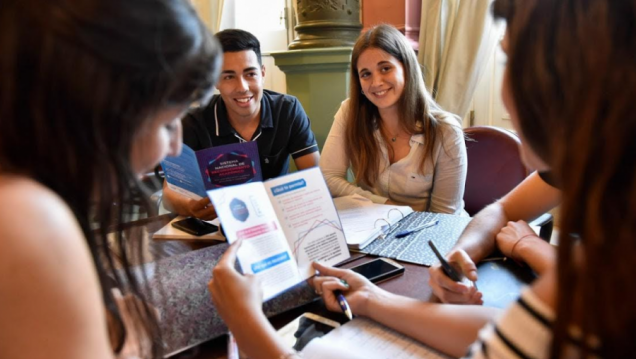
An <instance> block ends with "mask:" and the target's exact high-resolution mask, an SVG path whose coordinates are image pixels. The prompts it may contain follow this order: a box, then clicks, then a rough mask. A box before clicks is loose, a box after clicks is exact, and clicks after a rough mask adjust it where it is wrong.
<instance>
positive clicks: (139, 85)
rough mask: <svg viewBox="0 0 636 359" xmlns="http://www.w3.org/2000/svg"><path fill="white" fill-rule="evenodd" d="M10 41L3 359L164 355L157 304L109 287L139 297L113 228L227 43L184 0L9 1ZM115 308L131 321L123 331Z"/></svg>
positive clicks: (6, 30)
mask: <svg viewBox="0 0 636 359" xmlns="http://www.w3.org/2000/svg"><path fill="white" fill-rule="evenodd" d="M0 53H1V54H2V55H1V56H0V69H2V76H0V198H1V199H2V205H1V206H0V238H1V239H2V245H1V249H0V318H1V319H0V358H7V359H8V358H11V359H22V358H23V359H38V358H43V359H44V358H46V359H55V358H60V359H62V358H64V359H86V358H91V359H97V358H112V357H113V356H114V355H115V354H114V353H117V354H118V355H119V356H121V357H136V358H138V357H143V358H151V357H152V358H161V357H162V353H161V348H162V343H161V336H160V333H159V329H158V326H157V322H156V320H155V319H154V315H153V313H152V311H151V310H150V309H149V308H148V307H147V306H145V305H144V304H142V302H139V301H131V302H129V303H130V304H135V305H129V306H126V305H123V306H120V307H119V309H118V307H117V306H116V305H115V303H116V300H115V299H116V298H114V296H113V294H112V293H111V291H110V290H109V289H108V288H109V287H110V286H111V285H112V284H109V285H106V283H107V282H112V280H108V279H107V278H108V277H111V278H114V279H115V280H114V282H115V287H116V288H117V289H119V291H117V293H119V294H115V296H117V297H119V296H120V295H121V293H123V295H127V294H134V295H138V296H141V293H140V288H139V286H140V285H139V284H138V282H137V281H136V280H135V278H134V277H133V276H132V275H131V273H130V268H129V263H130V262H133V261H135V259H134V258H131V255H130V254H129V253H126V252H122V253H120V256H121V257H123V258H122V262H123V271H122V272H114V271H113V270H112V268H113V267H114V266H115V264H114V259H113V256H112V254H111V252H110V250H109V246H108V243H107V238H106V232H107V229H108V228H109V227H111V226H112V225H117V224H118V223H122V216H123V213H126V212H127V211H130V207H131V205H130V200H131V198H133V197H138V196H141V195H143V193H144V190H143V188H142V187H141V186H140V182H139V177H140V175H141V174H143V173H145V172H147V171H148V170H150V169H152V168H154V166H155V165H156V164H157V163H158V162H159V161H160V160H161V159H163V158H164V157H165V156H166V155H176V154H178V153H179V152H180V150H181V123H180V117H181V115H182V114H183V113H184V112H185V111H186V109H187V108H188V107H189V105H190V104H191V103H192V102H193V101H198V100H201V99H203V98H204V97H205V96H206V95H207V94H208V93H209V92H210V91H211V89H212V87H213V85H214V83H215V81H216V78H217V76H218V71H219V68H220V63H219V62H220V59H221V55H220V48H219V46H218V45H217V44H216V42H215V41H214V40H213V38H212V37H211V35H210V34H209V33H208V32H207V30H205V28H204V26H203V25H202V23H201V22H200V21H199V19H198V18H197V16H196V14H195V12H194V10H193V9H192V8H191V7H190V6H189V5H188V3H187V2H185V1H181V0H150V1H136V0H47V1H33V0H21V1H12V0H9V1H3V2H2V6H0ZM89 214H90V217H89ZM89 218H97V220H98V222H99V223H98V229H97V230H95V231H94V230H93V227H92V226H91V220H90V219H89ZM115 238H116V242H117V246H118V247H119V248H127V247H129V246H128V245H127V244H126V243H125V241H124V239H123V237H122V235H121V232H118V233H117V234H116V236H115ZM133 247H134V246H133ZM136 252H137V253H141V252H142V251H140V250H138V251H136ZM142 298H143V296H142ZM106 308H108V310H107V309H106ZM107 312H108V313H111V314H110V315H109V317H110V318H111V319H113V320H110V321H109V324H111V328H113V327H121V324H122V323H121V322H122V319H124V320H125V322H126V323H125V324H127V325H125V329H126V333H127V334H126V335H125V336H122V335H119V336H115V337H114V340H113V342H112V343H111V341H110V340H109V331H108V328H107V320H106V318H107V315H106V313H107Z"/></svg>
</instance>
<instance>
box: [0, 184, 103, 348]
mask: <svg viewBox="0 0 636 359" xmlns="http://www.w3.org/2000/svg"><path fill="white" fill-rule="evenodd" d="M0 198H1V199H2V201H1V202H0V238H2V241H3V244H2V250H1V251H0V278H2V279H1V280H0V298H3V305H2V306H0V317H2V318H3V319H2V321H1V322H0V337H2V338H4V339H6V340H5V341H4V343H3V344H0V357H3V358H5V357H6V358H19V359H22V358H30V359H39V358H81V357H83V358H86V357H93V358H104V357H107V355H109V354H108V353H109V349H108V340H107V336H106V331H105V328H106V325H105V320H104V315H103V305H102V304H101V291H100V289H99V281H98V278H97V275H96V271H95V266H94V263H93V260H92V257H91V255H90V251H89V249H88V246H87V244H86V240H85V238H84V235H83V233H82V231H81V229H80V227H79V225H78V223H77V221H76V219H75V216H74V215H73V213H72V211H71V210H70V209H69V207H68V206H67V205H66V203H65V202H64V201H63V200H62V199H61V198H60V197H59V196H57V195H56V194H55V193H54V192H53V191H51V190H49V189H48V188H46V187H45V186H43V185H42V184H40V183H38V182H35V181H33V180H31V179H28V178H25V177H19V176H5V175H0Z"/></svg>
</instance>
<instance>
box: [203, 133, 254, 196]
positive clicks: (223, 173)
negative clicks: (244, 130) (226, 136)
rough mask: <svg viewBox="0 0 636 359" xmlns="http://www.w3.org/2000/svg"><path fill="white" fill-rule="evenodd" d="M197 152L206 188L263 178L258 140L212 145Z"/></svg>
mask: <svg viewBox="0 0 636 359" xmlns="http://www.w3.org/2000/svg"><path fill="white" fill-rule="evenodd" d="M196 154H197V161H198V162H199V169H200V170H201V173H202V174H203V182H204V184H205V188H206V190H211V189H216V188H221V187H227V186H233V185H237V184H243V183H249V182H259V181H262V180H263V177H262V175H261V163H260V159H259V157H258V147H257V145H256V142H243V143H234V144H229V145H225V146H217V147H211V148H208V149H206V150H202V151H197V153H196Z"/></svg>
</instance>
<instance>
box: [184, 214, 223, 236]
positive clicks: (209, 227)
mask: <svg viewBox="0 0 636 359" xmlns="http://www.w3.org/2000/svg"><path fill="white" fill-rule="evenodd" d="M172 226H173V227H174V228H176V229H178V230H180V231H184V232H186V233H189V234H192V235H193V236H203V235H205V234H208V233H212V232H217V231H218V230H219V227H218V226H215V225H213V224H210V223H208V222H206V221H202V220H200V219H198V218H194V217H188V218H186V219H182V220H179V221H175V222H172Z"/></svg>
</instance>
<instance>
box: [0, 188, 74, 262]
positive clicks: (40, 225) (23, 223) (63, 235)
mask: <svg viewBox="0 0 636 359" xmlns="http://www.w3.org/2000/svg"><path fill="white" fill-rule="evenodd" d="M0 198H2V201H1V202H0V234H2V238H4V239H5V240H8V243H7V242H5V244H11V245H14V246H16V247H17V246H21V243H22V242H23V241H26V242H27V243H28V244H29V245H34V244H36V243H38V242H42V243H41V244H42V245H45V244H46V245H47V247H48V250H47V251H50V250H55V247H57V245H56V244H59V245H60V246H62V245H63V246H65V247H66V246H68V245H72V244H73V242H78V240H80V241H79V243H75V244H80V245H81V244H83V243H84V241H83V240H82V238H83V235H82V232H81V230H80V228H79V225H78V223H77V221H76V220H75V216H73V213H72V212H71V210H70V208H69V207H68V205H67V204H66V203H65V202H64V201H63V200H62V199H61V198H60V197H59V196H58V195H57V194H55V193H54V192H53V191H51V190H50V189H48V188H47V187H45V186H44V185H42V184H40V183H38V182H36V181H34V180H31V179H29V178H26V177H20V176H0ZM78 235H79V238H78ZM53 238H54V239H55V240H56V243H51V239H53ZM61 242H62V243H61ZM30 249H31V250H34V249H35V250H37V248H33V247H30Z"/></svg>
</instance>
